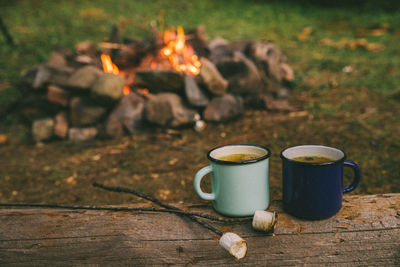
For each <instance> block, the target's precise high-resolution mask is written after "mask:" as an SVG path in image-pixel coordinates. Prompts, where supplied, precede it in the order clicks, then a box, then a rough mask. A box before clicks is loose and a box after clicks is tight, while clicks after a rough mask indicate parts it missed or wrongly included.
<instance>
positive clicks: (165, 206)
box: [93, 182, 224, 236]
mask: <svg viewBox="0 0 400 267" xmlns="http://www.w3.org/2000/svg"><path fill="white" fill-rule="evenodd" d="M93 186H95V187H98V188H101V189H104V190H108V191H113V192H121V193H128V194H132V195H135V196H137V197H140V198H143V199H146V200H149V201H151V202H153V203H155V204H157V205H159V206H161V207H163V208H166V209H171V210H181V209H179V208H177V207H175V206H172V205H168V204H164V203H162V202H161V201H159V200H158V199H155V198H152V197H150V196H148V195H146V194H143V193H140V192H137V191H135V190H131V189H128V188H123V187H110V186H105V185H102V184H98V183H96V182H95V183H93ZM181 211H183V210H181ZM182 215H183V214H182ZM185 216H186V217H188V218H189V219H191V220H192V221H194V222H196V223H198V224H200V225H201V226H203V227H205V228H207V229H208V230H210V231H212V232H214V233H216V234H217V235H219V236H222V235H223V234H224V233H223V232H222V231H220V230H218V229H217V228H215V227H214V226H212V225H210V224H208V223H206V222H203V221H201V220H199V219H198V218H196V217H195V216H193V215H185Z"/></svg>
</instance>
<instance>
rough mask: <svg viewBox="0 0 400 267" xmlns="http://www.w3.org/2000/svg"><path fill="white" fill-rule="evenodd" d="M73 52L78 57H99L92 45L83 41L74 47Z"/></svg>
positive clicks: (94, 46)
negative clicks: (78, 55)
mask: <svg viewBox="0 0 400 267" xmlns="http://www.w3.org/2000/svg"><path fill="white" fill-rule="evenodd" d="M75 51H76V52H77V53H78V54H80V55H88V56H90V57H96V56H99V52H98V50H97V47H96V45H95V44H94V43H92V42H90V41H83V42H80V43H78V44H77V45H76V46H75Z"/></svg>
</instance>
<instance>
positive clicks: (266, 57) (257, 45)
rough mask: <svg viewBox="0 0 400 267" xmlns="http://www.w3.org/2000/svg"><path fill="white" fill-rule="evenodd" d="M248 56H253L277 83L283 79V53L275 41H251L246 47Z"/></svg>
mask: <svg viewBox="0 0 400 267" xmlns="http://www.w3.org/2000/svg"><path fill="white" fill-rule="evenodd" d="M245 54H246V56H248V57H249V58H251V59H252V60H253V61H254V62H255V64H256V65H257V67H258V68H259V69H260V70H261V71H262V72H263V73H264V74H265V76H266V77H268V78H270V79H272V80H273V81H274V82H276V83H278V84H279V83H280V82H281V81H282V70H281V64H280V62H281V61H282V53H281V51H280V50H279V48H278V47H277V46H276V45H275V44H273V43H263V42H258V41H256V42H251V43H249V45H248V47H247V48H246V52H245Z"/></svg>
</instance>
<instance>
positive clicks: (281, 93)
mask: <svg viewBox="0 0 400 267" xmlns="http://www.w3.org/2000/svg"><path fill="white" fill-rule="evenodd" d="M289 97H290V91H289V89H287V88H285V87H281V88H279V90H277V91H276V94H275V98H277V99H288V98H289Z"/></svg>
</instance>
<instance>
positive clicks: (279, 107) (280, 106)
mask: <svg viewBox="0 0 400 267" xmlns="http://www.w3.org/2000/svg"><path fill="white" fill-rule="evenodd" d="M264 102H265V107H266V108H267V109H268V110H272V111H293V110H294V107H293V106H292V105H291V104H290V103H289V101H288V100H287V99H273V98H270V97H265V99H264Z"/></svg>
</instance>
